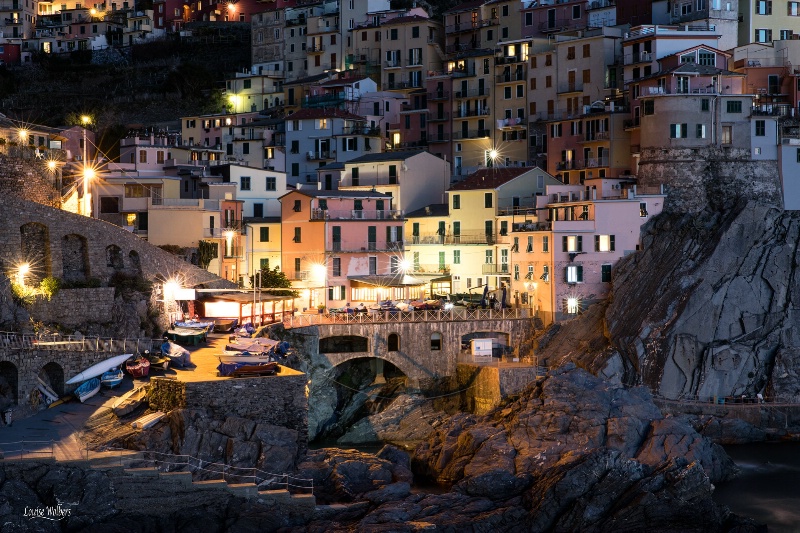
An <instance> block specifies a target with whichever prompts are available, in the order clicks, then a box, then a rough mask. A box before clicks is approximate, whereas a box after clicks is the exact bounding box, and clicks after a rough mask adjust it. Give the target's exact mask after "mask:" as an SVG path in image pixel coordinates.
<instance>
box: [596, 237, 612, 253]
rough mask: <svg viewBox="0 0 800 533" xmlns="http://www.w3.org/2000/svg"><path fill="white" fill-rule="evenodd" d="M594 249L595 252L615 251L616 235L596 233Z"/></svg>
mask: <svg viewBox="0 0 800 533" xmlns="http://www.w3.org/2000/svg"><path fill="white" fill-rule="evenodd" d="M594 251H595V252H613V251H614V236H613V235H595V236H594Z"/></svg>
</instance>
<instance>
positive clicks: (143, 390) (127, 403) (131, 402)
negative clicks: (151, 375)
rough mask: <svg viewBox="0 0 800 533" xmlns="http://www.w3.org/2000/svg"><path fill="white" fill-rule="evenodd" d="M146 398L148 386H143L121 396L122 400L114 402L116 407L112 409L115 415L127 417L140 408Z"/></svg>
mask: <svg viewBox="0 0 800 533" xmlns="http://www.w3.org/2000/svg"><path fill="white" fill-rule="evenodd" d="M146 396H147V386H146V385H141V386H139V387H136V388H135V389H131V390H129V391H128V392H126V393H125V394H123V395H122V396H120V398H119V399H118V400H117V401H116V402H114V405H113V406H111V409H112V410H113V411H114V414H115V415H117V416H125V415H127V414H130V413H132V412H133V411H134V410H135V409H136V408H137V407H139V406H140V405H141V404H142V402H144V400H145V398H146Z"/></svg>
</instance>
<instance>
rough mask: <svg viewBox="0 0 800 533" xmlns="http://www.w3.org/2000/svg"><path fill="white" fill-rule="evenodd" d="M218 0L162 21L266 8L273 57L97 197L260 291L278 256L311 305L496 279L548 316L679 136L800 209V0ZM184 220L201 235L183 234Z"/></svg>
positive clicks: (577, 305)
mask: <svg viewBox="0 0 800 533" xmlns="http://www.w3.org/2000/svg"><path fill="white" fill-rule="evenodd" d="M773 4H775V5H774V6H773ZM112 6H113V5H112ZM197 6H199V4H197ZM197 6H193V5H182V8H179V7H177V6H172V4H168V2H165V3H163V5H162V4H161V3H158V2H156V3H154V14H153V15H152V16H153V17H156V18H158V17H157V16H156V15H157V14H158V13H162V12H163V13H164V18H163V20H162V19H160V18H158V20H159V23H158V24H157V26H158V27H160V28H165V29H164V30H163V31H165V32H167V31H170V30H169V28H170V27H172V28H173V30H174V28H176V27H180V26H181V25H182V24H183V23H185V22H188V21H191V20H217V21H221V22H220V23H224V21H225V20H227V21H229V22H230V21H244V22H247V23H249V24H250V27H251V30H252V43H251V50H252V66H251V68H250V69H249V70H248V71H246V72H240V73H236V74H235V75H233V76H232V77H231V78H230V79H229V80H227V82H226V92H227V95H226V96H227V102H228V107H227V109H226V111H225V112H224V113H220V114H216V115H209V116H194V117H184V118H183V119H182V120H181V124H180V127H179V129H176V130H174V131H161V132H157V133H148V134H146V135H137V136H131V137H130V138H128V139H125V140H124V141H123V142H122V147H121V152H122V155H121V158H120V162H119V163H116V164H109V165H106V166H105V167H104V172H103V173H102V174H101V175H100V177H99V178H98V179H97V180H95V185H94V188H93V189H91V191H90V192H89V193H87V194H90V195H91V201H92V205H93V214H94V216H98V217H100V218H104V219H106V220H109V221H111V222H114V223H118V224H120V225H123V226H125V227H128V228H129V229H131V231H135V232H136V233H137V234H139V235H141V236H142V237H143V238H147V239H148V240H150V241H152V242H154V243H155V244H180V245H182V246H188V247H197V246H199V243H200V242H201V241H203V242H204V243H206V244H205V245H204V246H207V245H208V243H211V244H213V246H214V248H215V249H216V250H217V253H216V257H215V258H214V259H213V261H212V262H211V263H210V264H209V269H212V270H214V271H215V272H217V273H219V274H220V275H222V276H224V277H226V278H228V279H232V280H238V281H241V283H242V284H243V285H244V286H249V284H250V283H251V281H250V280H251V277H252V276H253V274H254V273H255V272H257V271H258V270H259V269H261V268H266V267H269V268H274V267H276V266H278V267H280V268H281V269H282V270H283V271H284V272H285V273H286V274H287V275H288V276H289V278H290V279H292V280H293V283H294V284H295V285H296V287H298V288H299V289H301V290H302V291H303V298H304V306H305V307H307V308H313V307H316V306H327V307H339V306H342V305H344V304H346V303H361V302H364V303H367V302H372V301H377V300H381V299H409V298H419V297H433V296H452V297H454V298H455V299H462V298H465V297H468V296H469V295H472V294H478V293H481V292H483V290H484V289H485V288H486V287H487V286H488V287H489V289H490V290H497V289H499V288H500V287H505V288H506V290H507V294H508V295H509V298H508V304H509V305H510V306H512V307H521V308H527V309H530V310H532V311H533V312H536V313H538V314H539V315H540V316H541V317H542V318H543V319H544V320H545V322H551V321H557V320H562V319H564V318H568V317H570V316H573V315H575V314H576V313H578V312H580V310H581V309H582V308H584V307H585V306H586V305H588V304H589V303H591V302H593V301H597V300H601V299H603V298H605V297H606V296H607V294H608V291H609V287H610V282H611V279H612V276H613V267H614V264H615V262H616V261H617V260H618V259H619V258H620V257H622V256H624V255H626V254H629V253H635V251H636V250H637V247H638V245H639V234H640V230H641V226H642V225H643V224H644V223H646V222H647V221H648V220H649V219H650V218H652V217H653V216H655V215H657V214H658V213H659V212H660V211H661V210H662V209H663V206H664V200H665V194H664V190H663V187H652V186H646V185H645V182H644V181H643V179H642V178H643V176H644V175H645V174H646V172H647V170H646V169H648V168H651V167H652V165H653V157H652V155H653V154H654V153H656V152H658V153H660V154H661V156H660V157H661V158H662V159H663V158H664V154H667V155H666V158H667V159H668V158H669V157H671V154H672V155H674V154H678V153H679V154H680V156H681V157H682V158H684V159H686V158H689V159H691V158H692V157H696V158H697V159H698V160H700V159H702V158H703V157H706V155H704V154H707V153H711V152H714V153H731V154H735V155H736V157H737V158H738V160H740V161H741V162H742V167H743V168H745V167H747V165H749V164H753V165H761V166H760V167H759V168H762V169H764V168H766V169H774V174H775V175H779V176H780V180H781V184H782V194H783V197H782V199H781V202H782V204H783V207H784V208H786V209H798V208H799V207H800V185H799V184H798V183H797V180H796V178H795V177H794V176H797V175H798V170H800V168H798V167H800V133H798V132H800V121H799V120H798V113H799V112H800V107H798V104H800V68H798V67H794V66H793V65H800V40H797V39H796V38H795V37H796V35H798V34H800V2H786V3H785V5H784V3H782V4H781V6H780V7H778V5H777V2H773V1H764V0H757V1H756V0H752V1H751V0H738V1H737V0H731V1H727V0H678V1H674V2H664V1H653V2H650V1H647V2H642V1H639V0H590V1H585V0H584V1H577V0H538V1H536V2H520V1H512V0H487V1H484V0H477V1H472V2H463V3H461V4H459V5H457V6H456V7H454V8H452V9H449V10H448V11H446V12H444V14H443V15H442V16H441V17H436V18H434V17H432V16H431V15H430V14H429V13H428V12H426V11H425V10H424V9H423V8H421V7H417V6H413V7H411V8H407V9H392V7H391V5H390V3H389V2H388V1H386V0H369V1H365V0H326V1H323V0H318V1H297V0H288V1H287V0H277V1H271V2H261V3H255V4H253V5H244V4H242V3H241V2H239V3H236V4H235V5H234V10H239V11H236V14H235V15H234V14H233V12H232V11H231V10H230V8H229V7H228V6H223V5H218V4H211V6H212V7H213V6H216V8H215V9H212V11H208V12H206V10H205V7H204V8H203V10H200V8H197ZM69 7H70V6H67V8H69ZM103 7H104V8H105V7H107V6H106V5H105V4H103ZM117 7H118V8H119V7H121V6H117ZM773 7H774V9H773ZM195 8H197V9H195ZM38 9H39V11H38V13H39V20H41V18H42V16H43V15H44V14H45V13H46V14H47V16H50V17H53V16H56V15H58V16H60V17H61V22H62V23H63V22H64V20H66V19H65V17H67V15H68V14H69V12H70V11H71V9H66V10H64V9H63V6H62V10H61V11H58V10H55V9H54V6H51V5H50V4H46V3H44V2H40V3H39V8H38ZM76 9H77V8H76ZM81 9H83V8H81ZM98 9H100V8H99V7H98ZM43 10H44V11H43ZM226 10H227V11H226ZM90 11H94V10H91V9H90ZM112 11H113V10H112ZM201 11H202V12H201ZM136 13H138V12H135V11H134V15H136ZM22 15H23V13H22V11H20V13H19V14H18V15H15V16H17V17H21V16H22ZM89 15H90V16H91V15H92V14H91V13H89ZM81 16H83V15H81ZM106 18H108V17H104V18H103V20H104V21H105V20H106ZM12 19H13V17H12ZM109 20H110V19H109ZM36 27H38V23H37V24H36ZM25 31H28V30H25ZM31 31H33V30H32V29H31ZM37 31H38V30H37ZM70 31H72V29H70ZM78 31H80V30H78ZM92 31H94V30H92ZM97 31H100V30H99V28H98V30H97ZM106 33H108V32H106ZM37 46H39V49H42V48H41V47H42V46H44V45H43V44H41V43H40V45H37ZM671 151H672V152H671ZM667 185H668V184H667ZM176 217H184V218H181V220H185V221H186V222H185V223H186V224H190V225H192V226H193V228H194V229H192V230H191V231H187V232H183V233H182V234H181V235H180V236H177V235H175V234H174V231H173V227H174V225H170V224H169V223H167V222H166V220H167V219H170V220H176ZM171 226H172V227H171Z"/></svg>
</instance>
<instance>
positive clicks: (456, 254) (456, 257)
mask: <svg viewBox="0 0 800 533" xmlns="http://www.w3.org/2000/svg"><path fill="white" fill-rule="evenodd" d="M453 264H454V265H460V264H461V250H453Z"/></svg>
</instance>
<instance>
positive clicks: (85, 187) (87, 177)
mask: <svg viewBox="0 0 800 533" xmlns="http://www.w3.org/2000/svg"><path fill="white" fill-rule="evenodd" d="M91 122H92V119H91V117H89V115H83V116H81V123H82V124H83V208H84V211H83V214H84V215H85V214H86V213H87V212H88V213H89V216H92V213H91V211H89V209H88V206H89V203H88V202H89V196H88V192H89V191H88V182H89V180H90V179H91V178H93V177H94V170H93V169H91V168H89V167H88V166H87V164H86V127H87V126H88V125H89V124H90V123H91ZM90 174H91V175H90Z"/></svg>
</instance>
